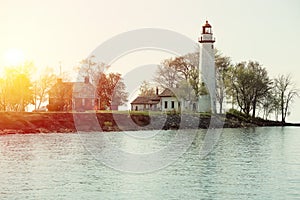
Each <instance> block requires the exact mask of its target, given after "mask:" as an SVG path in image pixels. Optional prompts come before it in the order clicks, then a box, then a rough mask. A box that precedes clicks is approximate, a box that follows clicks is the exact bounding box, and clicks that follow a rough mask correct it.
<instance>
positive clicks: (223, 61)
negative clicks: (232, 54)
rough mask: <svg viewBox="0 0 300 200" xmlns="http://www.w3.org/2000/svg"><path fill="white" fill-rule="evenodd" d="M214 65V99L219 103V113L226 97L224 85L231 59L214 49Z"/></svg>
mask: <svg viewBox="0 0 300 200" xmlns="http://www.w3.org/2000/svg"><path fill="white" fill-rule="evenodd" d="M215 66H216V83H217V84H216V99H217V101H218V103H219V106H220V108H219V109H220V110H219V113H222V111H223V103H224V101H225V98H226V93H225V91H226V85H228V84H229V83H228V81H229V78H228V76H229V74H228V71H229V67H230V66H231V59H230V58H229V57H227V56H223V55H222V53H221V52H220V51H218V50H216V51H215Z"/></svg>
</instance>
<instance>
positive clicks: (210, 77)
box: [198, 21, 217, 113]
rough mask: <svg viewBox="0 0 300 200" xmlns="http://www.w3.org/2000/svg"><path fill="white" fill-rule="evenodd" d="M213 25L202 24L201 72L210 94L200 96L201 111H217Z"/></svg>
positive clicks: (202, 79)
mask: <svg viewBox="0 0 300 200" xmlns="http://www.w3.org/2000/svg"><path fill="white" fill-rule="evenodd" d="M211 28H212V27H211V25H210V24H209V23H208V21H206V23H205V24H204V26H202V32H201V37H200V38H199V43H200V57H199V58H200V62H199V71H200V73H201V79H200V80H201V81H202V82H203V83H204V84H205V86H206V89H207V90H208V95H200V96H199V106H198V108H199V109H198V110H199V111H200V112H209V111H211V112H212V113H216V112H217V109H216V69H215V53H214V45H213V44H214V42H215V39H214V38H213V34H212V30H211Z"/></svg>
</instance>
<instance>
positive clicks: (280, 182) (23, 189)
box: [0, 127, 300, 199]
mask: <svg viewBox="0 0 300 200" xmlns="http://www.w3.org/2000/svg"><path fill="white" fill-rule="evenodd" d="M139 133H140V134H141V135H142V136H145V135H148V137H144V138H138V137H137V136H138V134H139ZM106 134H109V136H110V144H111V145H115V146H117V147H118V148H122V149H124V150H125V151H128V152H131V153H133V154H134V153H146V152H150V151H154V150H159V149H161V148H164V147H165V146H166V145H168V144H170V143H168V142H170V141H171V140H172V138H174V136H175V135H176V131H157V132H134V133H129V135H128V134H127V135H125V136H124V134H123V133H106ZM130 134H133V135H130ZM187 134H190V133H187ZM130 137H135V139H132V138H131V139H128V138H130ZM204 137H205V131H204V130H200V131H199V132H198V133H197V135H196V137H195V139H194V141H193V142H192V144H191V146H190V147H189V148H188V149H187V151H186V152H185V153H184V154H183V155H181V156H180V157H179V158H178V160H177V161H175V162H173V163H172V164H170V165H169V166H167V167H165V168H162V169H159V170H156V171H154V172H149V173H141V174H134V173H127V172H123V171H122V170H121V168H122V166H121V167H120V169H112V168H110V167H107V166H105V165H104V164H103V163H102V162H101V161H100V160H99V159H97V155H96V156H95V155H92V154H91V151H90V150H89V147H87V145H85V144H83V143H84V142H82V141H85V139H87V138H88V139H89V140H94V141H97V140H98V139H99V133H89V134H81V135H78V134H27V135H4V136H0V199H300V129H299V128H296V127H284V128H281V127H269V128H255V129H224V130H223V133H222V135H221V136H220V138H219V141H218V143H217V145H216V147H215V149H214V150H213V151H212V152H211V153H210V154H209V155H207V156H206V157H205V158H201V157H200V156H199V150H200V149H201V146H202V144H203V140H204ZM135 140H136V141H135ZM100 149H101V147H100ZM170 153H171V152H170ZM145 155H147V154H145ZM161 156H162V157H163V158H165V159H166V160H167V157H169V156H170V155H168V153H166V154H164V155H161ZM115 158H116V159H122V158H120V156H118V155H115ZM136 165H139V163H138V161H137V162H136ZM149 165H151V163H149Z"/></svg>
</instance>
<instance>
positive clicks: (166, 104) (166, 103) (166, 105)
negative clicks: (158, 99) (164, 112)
mask: <svg viewBox="0 0 300 200" xmlns="http://www.w3.org/2000/svg"><path fill="white" fill-rule="evenodd" d="M167 108H168V102H167V101H165V109H167Z"/></svg>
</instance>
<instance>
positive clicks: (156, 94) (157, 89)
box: [156, 87, 158, 95]
mask: <svg viewBox="0 0 300 200" xmlns="http://www.w3.org/2000/svg"><path fill="white" fill-rule="evenodd" d="M156 95H158V87H156Z"/></svg>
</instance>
